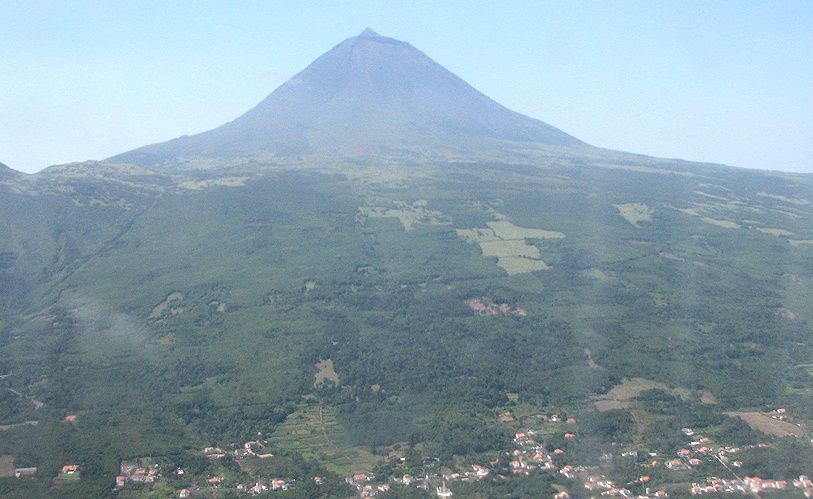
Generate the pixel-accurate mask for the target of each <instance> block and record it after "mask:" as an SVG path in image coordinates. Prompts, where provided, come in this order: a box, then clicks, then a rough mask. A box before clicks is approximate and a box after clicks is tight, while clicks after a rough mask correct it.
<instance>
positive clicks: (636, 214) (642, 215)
mask: <svg viewBox="0 0 813 499" xmlns="http://www.w3.org/2000/svg"><path fill="white" fill-rule="evenodd" d="M613 206H615V208H616V209H617V210H618V213H620V214H621V216H622V217H624V219H625V220H626V221H627V222H629V223H630V224H632V225H633V226H635V227H637V228H639V229H640V228H641V225H640V224H641V222H651V221H652V208H650V207H649V206H647V205H646V204H644V203H624V204H614V205H613Z"/></svg>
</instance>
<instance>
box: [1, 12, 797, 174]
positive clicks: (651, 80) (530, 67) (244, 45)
mask: <svg viewBox="0 0 813 499" xmlns="http://www.w3.org/2000/svg"><path fill="white" fill-rule="evenodd" d="M367 26H370V27H372V28H373V29H375V30H376V31H378V32H379V33H381V34H383V35H386V36H391V37H393V38H398V39H401V40H405V41H408V42H410V43H412V44H413V45H415V46H416V47H417V48H419V49H421V50H423V51H424V52H425V53H426V54H428V55H429V56H430V57H432V58H433V59H435V60H436V61H437V62H439V63H440V64H442V65H444V66H446V67H447V68H448V69H450V70H451V71H452V72H454V73H456V74H457V75H459V76H460V77H462V78H463V79H464V80H466V81H468V82H469V83H470V84H472V85H473V86H474V87H475V88H477V89H479V90H481V91H482V92H484V93H485V94H486V95H488V96H490V97H492V98H494V99H495V100H497V101H498V102H500V103H502V104H504V105H506V106H507V107H509V108H511V109H513V110H516V111H519V112H521V113H524V114H527V115H529V116H532V117H534V118H539V119H542V120H544V121H546V122H548V123H550V124H552V125H554V126H556V127H559V128H561V129H562V130H564V131H566V132H568V133H570V134H572V135H575V136H576V137H578V138H580V139H582V140H584V141H586V142H589V143H591V144H593V145H597V146H602V147H608V148H612V149H620V150H625V151H631V152H638V153H644V154H651V155H654V156H661V157H675V158H683V159H689V160H698V161H709V162H718V163H725V164H730V165H734V166H743V167H749V168H764V169H777V170H786V171H808V172H813V62H811V60H813V57H812V55H813V28H811V26H813V2H810V1H769V2H768V1H765V2H751V1H746V0H740V1H714V0H704V1H699V0H698V1H680V2H678V1H664V2H652V1H640V2H638V1H600V2H599V1H596V2H543V1H538V0H537V1H529V2H521V1H512V2H476V1H472V0H468V1H459V2H457V1H443V2H437V1H428V2H420V1H418V2H416V1H412V2H408V3H407V2H403V3H399V2H394V1H392V2H389V1H388V2H381V1H380V0H379V1H352V0H345V1H319V2H316V1H314V2H271V1H264V2H241V1H230V2H225V1H224V2H206V1H196V2H191V1H189V2H180V1H179V2H165V1H161V2H150V1H138V2H136V1H131V2H119V1H104V2H101V1H100V2H83V1H78V0H75V1H71V2H64V1H58V2H57V1H54V2H47V1H36V0H27V1H25V2H19V1H16V0H0V33H2V36H0V65H2V67H3V68H4V69H3V76H2V77H0V117H2V122H1V123H2V125H1V126H2V129H1V130H0V161H2V162H4V163H6V164H8V165H9V166H12V167H14V168H16V169H19V170H23V171H28V172H33V171H37V170H39V169H41V168H44V167H46V166H49V165H52V164H58V163H64V162H70V161H80V160H85V159H102V158H105V157H108V156H111V155H113V154H116V153H120V152H123V151H126V150H129V149H132V148H135V147H138V146H141V145H145V144H148V143H153V142H158V141H164V140H168V139H170V138H173V137H176V136H179V135H182V134H192V133H196V132H201V131H204V130H207V129H210V128H213V127H215V126H218V125H220V124H222V123H224V122H226V121H229V120H231V119H234V118H235V117H237V116H238V115H240V114H241V113H243V112H244V111H246V110H248V109H249V108H251V107H252V106H253V105H255V104H256V103H257V102H259V101H260V100H262V98H264V97H265V96H266V95H267V94H268V93H270V92H271V91H273V90H274V89H275V88H276V87H277V86H278V85H280V84H281V83H282V82H284V81H285V80H286V79H288V78H289V77H291V76H293V75H294V74H295V73H297V72H298V71H300V70H301V69H303V68H304V67H305V66H306V65H308V64H309V63H310V62H311V61H312V60H313V59H315V58H316V57H318V56H319V55H320V54H321V53H323V52H325V51H327V50H329V49H330V48H331V47H333V46H334V45H335V44H337V43H339V42H340V41H341V40H343V39H344V38H347V37H350V36H354V35H356V34H358V33H359V32H361V31H362V30H363V29H364V28H365V27H367Z"/></svg>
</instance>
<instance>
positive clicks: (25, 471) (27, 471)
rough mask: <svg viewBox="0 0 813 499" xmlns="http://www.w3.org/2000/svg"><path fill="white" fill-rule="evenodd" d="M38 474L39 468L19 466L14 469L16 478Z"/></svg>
mask: <svg viewBox="0 0 813 499" xmlns="http://www.w3.org/2000/svg"><path fill="white" fill-rule="evenodd" d="M36 474H37V468H17V469H16V470H14V477H15V478H22V477H26V476H34V475H36Z"/></svg>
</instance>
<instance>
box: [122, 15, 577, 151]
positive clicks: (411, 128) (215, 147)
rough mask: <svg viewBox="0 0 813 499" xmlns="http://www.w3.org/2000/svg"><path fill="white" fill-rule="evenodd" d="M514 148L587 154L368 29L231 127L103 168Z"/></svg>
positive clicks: (561, 135)
mask: <svg viewBox="0 0 813 499" xmlns="http://www.w3.org/2000/svg"><path fill="white" fill-rule="evenodd" d="M512 143H514V144H516V143H519V144H539V145H547V146H557V147H562V146H563V147H579V148H580V147H585V146H586V144H584V143H583V142H581V141H580V140H578V139H576V138H575V137H572V136H570V135H568V134H566V133H564V132H562V131H561V130H559V129H557V128H555V127H553V126H551V125H548V124H547V123H544V122H542V121H539V120H536V119H533V118H530V117H527V116H524V115H522V114H520V113H517V112H514V111H511V110H509V109H507V108H505V107H504V106H502V105H501V104H499V103H497V102H495V101H494V100H492V99H490V98H489V97H487V96H486V95H484V94H482V93H481V92H479V91H477V90H476V89H475V88H473V87H472V86H471V85H469V84H468V83H466V82H465V81H463V80H462V79H461V78H459V77H458V76H456V75H455V74H453V73H452V72H450V71H448V70H447V69H445V68H444V67H443V66H441V65H440V64H438V63H437V62H435V61H434V60H432V59H431V58H430V57H428V56H427V55H426V54H424V53H423V52H421V51H420V50H418V49H416V48H415V47H413V46H412V45H410V44H409V43H406V42H403V41H399V40H396V39H393V38H388V37H385V36H382V35H379V34H378V33H376V32H375V31H373V30H372V29H370V28H367V29H365V30H364V31H363V32H362V33H361V34H359V35H358V36H355V37H351V38H348V39H346V40H344V41H342V42H341V43H339V44H337V45H336V46H334V47H333V48H332V49H331V50H329V51H328V52H326V53H324V54H323V55H321V56H320V57H318V58H317V59H316V60H315V61H314V62H313V63H311V64H310V65H308V66H307V67H306V68H305V69H303V70H302V71H300V72H299V73H297V74H296V75H295V76H293V77H292V78H291V79H289V80H288V81H286V82H285V83H283V84H282V85H281V86H280V87H278V88H277V89H276V90H274V91H273V92H272V93H271V94H270V95H269V96H267V97H266V98H265V99H264V100H262V101H261V102H260V103H259V104H257V105H256V106H255V107H254V108H252V109H250V110H249V111H247V112H246V113H244V114H242V115H241V116H239V117H238V118H236V119H235V120H233V121H231V122H228V123H226V124H224V125H221V126H220V127H217V128H215V129H213V130H209V131H206V132H202V133H199V134H196V135H192V136H183V137H179V138H176V139H172V140H170V141H168V142H164V143H159V144H152V145H147V146H144V147H140V148H137V149H134V150H132V151H128V152H125V153H122V154H119V155H117V156H114V157H112V158H110V159H112V160H115V161H126V162H132V163H139V164H155V163H161V162H166V161H171V160H174V159H178V158H184V157H196V156H212V157H234V156H254V155H260V154H272V155H279V156H301V155H306V154H325V153H327V154H340V155H348V156H358V155H365V154H368V153H376V152H392V151H398V150H405V149H406V150H415V149H433V150H439V151H449V150H457V151H467V150H469V149H478V148H489V147H491V148H498V149H503V148H505V147H506V146H510V145H511V144H512Z"/></svg>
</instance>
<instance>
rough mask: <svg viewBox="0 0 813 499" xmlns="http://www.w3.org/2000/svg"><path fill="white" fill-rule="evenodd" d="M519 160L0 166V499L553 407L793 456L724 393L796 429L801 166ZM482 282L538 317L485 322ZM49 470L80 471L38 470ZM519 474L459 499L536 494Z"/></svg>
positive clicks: (805, 338)
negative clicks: (777, 170) (53, 168)
mask: <svg viewBox="0 0 813 499" xmlns="http://www.w3.org/2000/svg"><path fill="white" fill-rule="evenodd" d="M534 161H535V163H534V164H527V165H520V164H494V163H489V162H486V161H483V162H481V163H460V164H458V163H444V164H438V165H434V164H410V165H408V166H405V165H394V166H392V167H390V165H389V164H384V165H383V166H382V165H380V164H378V163H375V164H366V163H365V164H360V165H354V166H353V168H351V167H350V166H348V165H345V164H325V165H319V164H317V165H309V167H308V168H307V169H297V165H280V164H270V163H254V162H247V163H246V164H243V165H237V166H233V167H230V168H231V170H232V171H229V173H228V176H229V177H230V178H232V177H234V178H237V177H239V178H245V181H244V182H243V181H241V182H231V181H228V182H216V181H211V182H209V181H208V180H216V178H217V177H216V175H214V174H212V173H211V172H208V173H204V172H191V173H190V172H187V173H184V174H183V175H182V174H180V173H179V174H178V176H179V177H180V178H171V177H170V176H164V175H159V174H156V175H150V176H143V178H142V177H137V178H129V177H128V178H129V180H128V182H129V183H127V184H125V183H122V182H112V181H106V180H104V179H100V178H99V177H93V176H88V177H83V178H82V179H77V178H73V177H70V176H53V177H46V176H44V177H40V178H39V179H38V180H37V181H36V182H33V183H31V184H26V185H22V184H21V185H20V186H16V187H15V188H14V189H12V188H11V187H10V184H8V182H14V180H4V181H3V182H5V183H4V184H2V185H0V190H2V195H0V233H2V234H3V237H2V238H0V376H2V377H1V378H0V426H1V427H2V431H0V455H2V456H14V464H15V466H36V467H38V469H39V471H38V473H37V475H36V476H35V477H32V478H28V479H25V480H22V479H20V480H15V479H11V478H0V495H3V496H4V497H5V496H8V497H40V496H64V497H97V496H106V495H109V494H110V490H111V489H112V487H113V483H114V477H115V476H116V474H117V473H118V466H119V462H120V461H121V460H122V459H130V458H133V457H138V456H154V457H156V458H160V459H168V460H170V461H168V464H167V465H166V466H170V465H171V464H172V463H175V462H180V461H182V460H184V459H192V457H194V456H195V454H194V452H196V451H198V450H199V449H202V448H203V447H204V446H208V445H219V446H223V447H226V446H228V445H229V444H230V443H232V442H240V441H245V440H242V439H247V438H251V437H254V436H256V434H257V432H261V433H262V434H263V435H266V436H267V438H268V439H269V442H270V443H269V450H270V452H272V453H274V454H275V456H276V455H279V456H286V457H285V458H284V459H282V460H280V463H282V464H280V467H279V468H274V469H270V468H269V469H266V468H264V467H269V466H276V464H274V462H273V461H274V460H273V459H272V460H268V461H266V460H259V459H258V460H254V461H251V462H250V463H249V464H246V463H248V461H246V463H243V464H242V465H241V466H243V467H242V468H240V467H238V468H236V469H232V468H228V469H227V470H225V471H223V470H221V468H209V467H208V466H210V465H209V464H207V465H206V466H202V465H201V466H200V469H201V470H202V471H201V473H204V474H205V473H210V472H214V471H215V470H217V471H218V472H221V471H222V472H223V473H225V474H227V475H228V474H229V473H232V474H233V476H234V477H235V480H237V479H238V477H239V479H246V480H247V477H250V476H255V475H256V474H258V473H287V474H289V475H291V476H293V475H294V474H295V472H294V470H295V469H298V470H300V471H299V472H297V473H298V474H297V475H296V476H298V477H300V483H302V484H304V483H305V482H306V481H307V480H305V479H306V478H308V477H307V473H305V472H304V471H301V470H304V469H307V470H308V473H316V472H317V470H321V471H318V472H320V473H322V472H330V471H332V472H335V473H337V474H341V475H345V474H347V473H349V472H352V471H361V470H371V469H373V468H374V467H375V466H376V465H381V466H383V465H384V464H386V463H388V462H389V461H390V460H392V459H395V458H396V457H397V456H399V455H400V454H403V453H404V452H407V451H409V450H411V451H414V452H417V453H419V454H422V456H421V457H425V456H432V457H436V458H438V459H439V460H440V463H439V464H438V466H439V467H451V466H453V465H455V464H456V463H460V462H463V463H466V464H470V463H471V462H473V460H474V459H475V458H476V459H477V460H478V461H481V462H487V461H488V460H491V459H494V458H495V456H499V455H500V453H501V452H504V451H506V450H508V449H510V448H511V438H512V435H513V431H519V430H520V429H521V428H522V426H520V425H526V424H527V425H528V426H530V422H533V421H535V420H534V419H532V418H533V417H534V415H535V414H537V413H545V412H551V411H553V410H556V411H567V412H568V413H569V414H570V413H572V414H574V415H575V416H576V417H577V420H578V421H579V423H578V429H577V435H578V438H577V439H576V440H575V441H572V442H570V441H564V440H563V438H562V433H563V428H562V427H558V426H551V425H548V426H545V431H546V433H544V435H545V439H546V444H551V445H552V444H556V445H561V446H562V447H563V448H565V451H566V452H567V454H566V455H567V456H578V457H579V459H583V462H584V463H595V462H597V460H598V459H599V457H600V456H601V453H602V452H617V449H618V448H619V447H613V443H618V444H619V445H624V446H632V447H639V448H651V449H654V450H658V451H659V452H663V453H669V454H670V455H671V454H674V452H675V451H676V450H677V449H679V448H680V447H681V446H683V445H685V439H684V438H683V435H682V434H681V433H680V430H681V428H684V427H691V428H698V429H699V430H702V431H704V432H706V433H708V434H709V435H711V436H713V437H714V438H716V439H719V440H720V441H722V440H723V439H730V441H732V442H751V443H753V442H754V439H756V440H757V441H758V440H760V439H765V440H766V441H768V442H770V443H771V444H772V445H774V446H775V449H769V451H771V450H776V452H777V453H778V454H776V455H777V456H778V457H776V458H775V459H774V458H771V459H769V461H770V462H771V463H772V465H774V466H775V467H774V468H772V469H773V473H774V474H776V475H783V474H788V473H791V472H793V470H795V469H796V467H795V465H793V464H792V463H790V462H789V461H788V458H787V456H789V455H791V450H787V449H786V448H785V445H788V446H790V444H788V443H787V441H786V440H785V439H786V438H793V437H779V436H772V435H768V434H764V433H763V432H761V431H760V430H759V429H754V428H751V427H750V426H749V425H748V423H746V422H745V421H743V420H741V419H739V418H732V417H728V416H725V415H724V413H725V412H732V413H733V412H737V413H753V412H765V411H768V410H771V409H773V408H777V407H784V408H787V410H788V414H790V415H791V416H792V418H793V421H794V423H796V422H798V423H799V424H801V425H802V427H803V428H804V431H808V428H810V424H811V418H813V412H812V411H811V407H813V399H812V398H811V397H812V396H813V395H811V393H813V392H811V390H812V389H813V375H811V369H810V365H811V362H810V359H811V358H813V343H812V341H813V340H811V336H810V334H809V332H810V327H811V324H812V322H811V321H813V309H811V307H810V303H813V270H811V269H813V248H811V247H810V245H805V244H799V243H798V242H799V241H808V240H813V211H811V206H810V205H809V204H800V203H791V202H787V201H786V200H784V199H782V198H777V197H776V196H783V197H786V198H788V199H799V200H802V199H811V198H813V184H811V182H810V180H809V179H807V178H806V177H801V176H793V177H787V178H786V177H782V176H778V175H776V176H772V177H771V178H770V179H769V180H766V177H764V175H763V174H761V173H759V172H745V173H743V172H738V173H736V174H734V173H731V172H730V171H728V170H724V169H721V170H717V169H714V168H707V167H703V166H697V165H678V164H668V165H666V166H668V168H665V165H662V164H655V163H646V162H644V160H641V161H642V163H640V164H630V163H628V162H617V163H612V162H608V164H609V165H610V167H606V166H607V164H605V165H603V166H605V167H602V168H592V167H591V164H590V163H589V162H587V161H588V160H584V159H578V158H573V159H572V161H573V164H572V166H567V165H562V164H561V163H559V162H557V161H553V160H551V161H547V160H546V159H545V158H541V159H538V160H534ZM608 161H609V160H608ZM355 166H358V168H355ZM619 168H620V169H619ZM346 172H348V173H347V174H345V173H346ZM656 172H657V173H656ZM674 172H678V173H680V172H683V173H686V174H685V175H684V174H680V175H677V174H673V173H674ZM655 175H657V178H656V179H655V180H653V177H654V176H655ZM551 178H554V179H555V182H554V181H551V180H550V179H551ZM392 179H396V180H392ZM190 180H195V181H200V182H198V183H195V184H187V187H188V186H189V185H194V186H195V187H196V188H195V189H189V188H185V187H177V185H176V184H177V183H179V182H186V181H190ZM701 184H702V185H701ZM15 185H16V184H15ZM715 186H717V187H715ZM768 186H770V189H768ZM766 190H770V193H771V194H773V195H774V196H773V197H771V196H764V195H761V194H760V193H764V192H766ZM699 193H702V194H699ZM709 195H710V196H716V198H723V199H716V198H713V197H709ZM91 199H98V200H103V201H104V202H105V204H104V205H101V204H98V203H91V202H90V200H91ZM416 199H418V200H421V201H419V202H416V201H415V200H416ZM629 200H636V203H635V209H634V210H633V211H630V209H631V208H627V214H628V215H630V214H631V213H634V216H635V217H637V218H634V220H635V222H633V221H632V220H630V219H629V218H627V219H625V218H624V217H622V216H619V210H621V208H618V207H619V206H628V207H629ZM691 203H696V204H697V203H704V206H695V205H694V204H691ZM614 206H615V208H614ZM641 206H646V207H647V208H648V210H643V208H640V207H641ZM639 208H640V209H639ZM681 210H683V211H681ZM687 210H690V211H687ZM644 212H646V215H648V217H649V220H645V218H642V216H643V215H644ZM622 214H623V212H622ZM631 216H633V215H631ZM704 217H705V218H708V219H713V220H717V221H726V222H728V223H727V224H725V226H719V224H717V225H715V224H713V223H709V222H708V220H706V219H705V218H704ZM757 222H758V223H757ZM731 224H734V225H736V226H738V227H740V228H735V227H734V225H731ZM757 227H759V228H763V229H765V228H768V230H762V231H760V230H756V228H757ZM543 228H545V229H543ZM405 229H406V230H405ZM547 229H555V232H554V231H553V230H547ZM774 229H775V230H774ZM779 230H782V231H787V232H788V233H792V234H793V237H794V239H793V240H790V242H791V244H788V241H786V240H785V239H786V238H787V237H789V236H788V235H787V234H786V233H785V232H778V231H779ZM565 236H566V237H565ZM472 243H474V244H472ZM495 262H496V264H497V265H495ZM500 267H502V268H500ZM543 270H544V271H543ZM473 297H488V298H489V299H490V300H491V301H493V303H507V304H511V306H516V307H521V308H522V309H523V310H524V311H526V312H527V314H525V315H514V314H505V315H503V314H498V315H483V316H480V315H477V314H475V313H473V312H472V310H471V309H470V308H469V307H468V306H467V305H466V300H469V299H471V298H473ZM586 352H589V354H587V353H586ZM328 361H329V362H330V363H329V364H328ZM12 390H13V391H12ZM506 394H511V399H510V400H509V398H508V397H507V396H506ZM35 402H36V403H35ZM38 403H42V404H44V405H38ZM599 409H600V410H599ZM505 411H514V416H512V417H515V418H516V420H517V422H516V423H510V424H509V423H501V422H500V421H499V415H500V414H501V413H503V412H505ZM67 414H78V415H79V418H78V421H77V423H76V424H67V423H64V422H62V420H63V418H64V417H65V416H66V415H67ZM33 422H37V424H33ZM514 424H515V425H517V426H516V427H512V426H511V425H514ZM802 440H803V439H799V442H798V447H793V451H792V452H796V453H797V454H798V455H800V456H802V458H803V459H809V457H808V456H809V455H810V452H811V448H810V446H809V445H807V444H805V443H804V442H803V441H802ZM794 445H796V444H794ZM769 451H766V453H767V452H769ZM771 455H773V454H771ZM168 456H169V457H168ZM190 456H191V457H190ZM782 456H784V457H782ZM802 458H800V459H802ZM766 459H767V458H766ZM261 461H262V462H261ZM743 462H744V464H743V474H747V473H752V472H753V473H756V472H757V471H758V470H759V469H760V468H759V466H760V465H759V464H758V463H757V462H756V461H752V460H743ZM760 462H762V461H760ZM783 463H785V464H783ZM65 464H78V465H80V466H81V469H82V474H81V480H79V481H75V482H74V481H71V483H63V484H60V485H59V486H58V487H56V488H52V480H53V478H54V477H56V476H57V473H58V470H59V469H60V467H61V466H63V465H65ZM277 464H279V463H277ZM211 466H214V465H211ZM224 466H225V465H224ZM235 466H237V465H235ZM623 466H626V465H623V463H618V469H619V470H620V469H622V468H623ZM167 469H170V468H167ZM624 469H626V468H624ZM229 470H230V471H229ZM253 474H255V475H253ZM229 476H232V475H229ZM331 476H332V475H331ZM173 480H174V481H165V483H164V485H162V487H166V489H161V490H163V491H164V492H166V493H167V494H169V493H170V492H174V491H177V490H178V489H179V488H180V487H182V486H183V484H184V483H186V482H183V481H181V480H179V479H173ZM524 480H525V479H523V480H518V481H517V482H516V483H505V484H497V483H491V482H489V483H486V482H477V483H471V484H466V485H461V487H462V488H460V489H458V490H456V494H458V493H459V494H460V495H461V496H465V495H466V494H469V493H470V495H471V496H476V495H477V494H479V495H480V496H482V497H491V496H495V495H507V496H510V495H511V494H513V495H514V496H522V495H523V494H525V493H526V492H527V491H528V490H531V489H533V487H538V490H544V491H550V490H553V489H552V485H553V480H552V479H548V478H544V477H541V476H540V477H536V478H534V477H528V478H527V481H524ZM189 483H192V482H189ZM302 487H303V488H302V489H300V492H301V491H302V490H306V489H305V488H304V487H305V486H304V485H302ZM308 487H310V485H308ZM307 490H310V489H307ZM337 490H339V489H337ZM342 490H344V489H342ZM394 490H395V489H394ZM345 492H346V490H345ZM412 492H414V491H413V490H412V489H404V490H403V491H395V492H393V497H398V495H397V494H405V495H406V494H410V493H412ZM290 493H291V494H294V490H293V489H292V490H291V491H290ZM133 494H135V492H134V493H133ZM406 496H408V495H406Z"/></svg>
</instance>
